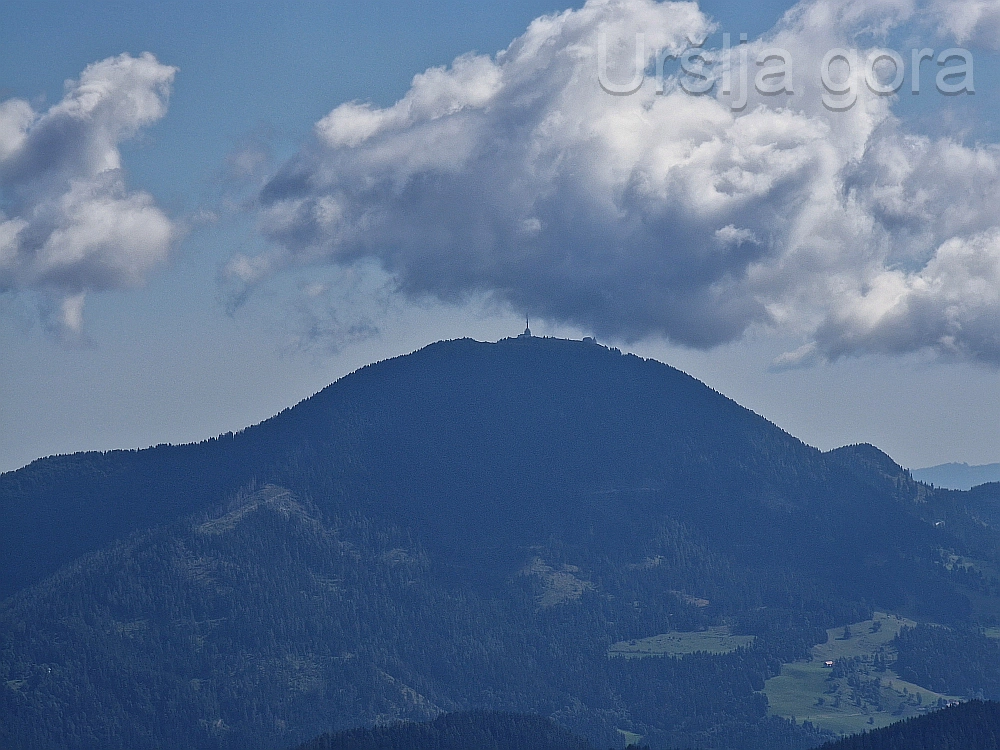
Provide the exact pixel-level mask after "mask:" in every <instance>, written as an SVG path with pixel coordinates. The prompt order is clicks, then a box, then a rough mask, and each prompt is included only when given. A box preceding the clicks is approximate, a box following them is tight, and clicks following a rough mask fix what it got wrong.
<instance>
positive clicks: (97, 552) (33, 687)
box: [0, 339, 1000, 750]
mask: <svg viewBox="0 0 1000 750" xmlns="http://www.w3.org/2000/svg"><path fill="white" fill-rule="evenodd" d="M988 493H989V488H986V489H984V488H978V491H977V493H961V492H952V491H935V490H932V489H931V488H928V487H926V486H924V485H921V484H919V483H917V482H914V481H913V480H912V479H911V478H910V477H909V475H908V474H907V472H905V471H904V470H903V469H901V468H900V467H899V466H898V465H896V464H895V463H893V462H892V460H891V459H890V458H889V457H888V456H886V455H885V454H883V453H881V452H880V451H878V450H877V449H875V448H873V447H871V446H851V447H847V448H842V449H839V450H836V451H830V452H828V453H822V452H820V451H818V450H815V449H813V448H810V447H809V446H806V445H804V444H803V443H801V442H800V441H798V440H796V439H795V438H793V437H791V436H790V435H788V434H787V433H784V432H782V431H781V430H780V429H778V428H777V427H775V426H774V425H772V424H770V423H769V422H767V421H766V420H764V419H762V418H761V417H759V416H757V415H755V414H753V413H752V412H750V411H748V410H746V409H743V408H742V407H740V406H739V405H737V404H735V403H734V402H732V401H730V400H729V399H726V398H725V397H723V396H722V395H720V394H718V393H716V392H714V391H712V390H711V389H709V388H707V387H706V386H704V385H703V384H701V383H699V382H698V381H696V380H694V379H693V378H690V377H689V376H687V375H684V374H683V373H681V372H679V371H677V370H674V369H673V368H670V367H667V366H666V365H663V364H660V363H657V362H653V361H649V360H642V359H640V358H638V357H634V356H626V355H622V354H620V353H619V352H617V351H615V350H609V349H606V348H604V347H600V346H598V345H596V344H593V343H586V342H571V341H561V340H550V339H528V340H508V341H503V342H499V343H497V344H483V343H479V342H472V341H455V342H442V343H440V344H436V345H433V346H430V347H427V348H426V349H423V350H421V351H420V352H417V353H415V354H413V355H409V356H406V357H401V358H397V359H395V360H390V361H387V362H383V363H380V364H378V365H373V366H370V367H367V368H363V369H362V370H360V371H358V372H357V373H354V374H353V375H350V376H348V377H346V378H343V379H342V380H340V381H338V382H337V383H335V384H334V385H332V386H330V387H329V388H327V389H325V390H324V391H322V392H321V393H319V394H317V395H316V396H314V397H313V398H311V399H309V400H307V401H305V402H303V403H301V404H299V405H298V406H296V407H294V408H292V409H289V410H287V411H285V412H282V413H281V414H280V415H278V416H277V417H275V418H273V419H271V420H268V421H267V422H264V423H262V424H261V425H258V426H256V427H252V428H248V429H247V430H244V431H243V432H241V433H239V434H236V435H226V436H223V437H221V438H218V439H215V440H211V441H207V442H205V443H201V444H197V445H188V446H176V447H174V446H161V447H157V448H153V449H149V450H146V451H131V452H128V451H119V452H112V453H107V454H79V455H75V456H63V457H56V458H53V459H45V460H40V461H36V462H35V463H33V464H31V465H30V466H28V467H25V468H24V469H22V470H20V471H17V472H10V473H7V474H4V475H2V476H0V513H2V515H3V520H4V523H3V524H0V559H2V561H3V564H2V566H0V571H2V581H0V585H2V587H3V588H2V590H3V592H4V593H6V594H8V596H7V598H6V599H4V600H3V601H2V602H0V716H3V717H4V720H3V721H2V722H0V746H6V745H10V746H15V747H24V748H34V747H37V748H81V749H86V748H95V749H96V748H102V749H103V748H126V747H127V748H136V749H140V748H154V747H159V746H177V747H179V746H183V747H191V748H206V749H213V750H214V749H216V748H218V749H220V750H221V749H223V748H237V747H238V748H286V747H289V746H291V745H293V744H294V743H296V742H303V741H306V740H308V739H310V738H312V737H316V736H318V735H320V734H322V733H323V732H331V731H340V730H347V729H351V728H355V727H358V726H365V725H375V724H384V723H386V722H391V721H394V720H410V721H426V720H430V719H433V718H434V717H436V716H437V715H439V714H441V713H442V712H444V713H450V712H456V711H469V710H492V711H506V712H516V713H525V714H539V715H542V716H545V717H548V718H551V719H553V720H555V721H556V722H558V724H559V725H560V726H563V727H565V728H568V729H570V730H572V731H574V732H576V733H577V734H580V735H582V736H585V737H587V738H588V740H589V741H590V742H591V743H592V744H593V745H595V746H596V747H599V748H606V747H612V746H614V747H621V746H623V744H624V742H625V740H624V738H625V737H633V736H636V737H642V738H643V739H642V742H643V743H644V744H648V745H649V746H650V747H653V748H670V747H700V748H737V749H740V750H743V749H745V750H754V749H756V748H761V749H764V748H766V749H767V750H772V749H773V750H779V749H783V748H788V749H789V750H792V749H793V748H806V747H812V746H815V745H818V744H821V743H822V742H824V741H825V740H826V739H829V737H830V735H829V733H824V732H823V731H820V730H819V729H817V728H816V727H814V726H812V725H811V724H809V723H808V722H801V721H800V722H794V721H791V720H788V719H785V718H781V717H779V716H774V715H771V713H770V712H769V706H768V703H767V698H766V697H765V696H764V694H763V693H762V692H761V690H762V688H763V686H764V683H765V681H767V680H768V679H770V678H772V677H775V676H776V675H778V674H779V672H780V671H781V668H782V664H787V663H789V662H792V661H795V660H797V659H808V658H810V649H811V648H812V647H813V646H814V645H816V644H818V643H822V642H824V641H825V640H826V638H827V629H830V628H836V627H843V626H844V625H845V624H847V623H853V622H858V621H861V620H866V619H869V618H870V617H871V616H872V612H873V610H874V609H875V608H876V607H877V608H880V609H881V610H882V611H902V612H905V613H906V614H907V615H908V616H910V617H915V618H917V619H919V620H922V621H924V622H935V623H938V624H941V625H946V626H948V627H949V628H950V629H949V630H947V631H944V630H942V631H941V632H940V633H939V632H934V633H932V634H931V635H930V636H928V635H927V634H926V633H925V632H924V631H923V630H920V629H917V630H916V631H913V633H907V634H901V635H900V637H899V639H898V642H897V643H896V644H895V649H896V650H897V651H898V669H899V670H901V671H902V670H909V671H907V672H906V673H905V674H906V675H907V677H906V679H910V680H911V681H914V682H916V683H917V684H920V685H926V686H927V687H928V688H930V687H931V685H930V684H928V683H929V682H931V681H935V680H936V682H934V685H938V686H946V687H947V688H948V690H950V691H952V693H953V694H954V693H955V691H958V692H957V694H959V695H963V696H969V697H973V696H976V695H980V694H981V695H983V696H991V695H993V692H992V691H993V690H994V687H993V685H994V683H992V682H990V680H991V679H994V676H991V674H990V673H989V672H988V670H983V669H980V668H977V667H975V665H973V664H972V663H971V660H966V661H961V660H956V661H952V662H949V663H947V664H941V663H940V662H938V661H935V658H934V656H933V649H934V648H937V646H936V645H934V644H931V645H929V646H928V645H926V644H925V643H924V640H926V639H927V638H939V637H945V636H942V633H946V634H947V638H951V639H953V641H954V643H952V642H951V641H949V642H948V644H947V647H948V648H954V649H956V650H961V649H962V648H968V649H969V652H970V653H972V652H976V653H978V651H983V650H984V649H987V650H988V646H989V645H990V643H992V642H989V643H987V642H986V641H984V636H982V632H983V631H982V629H983V627H985V626H989V625H991V624H996V618H997V615H998V612H1000V600H998V588H997V583H996V579H995V578H993V575H992V572H991V571H993V570H994V569H995V567H994V564H995V563H996V562H998V561H1000V554H998V550H1000V544H998V541H1000V537H998V536H997V531H996V527H995V526H994V522H993V520H992V518H993V517H992V516H990V515H989V512H990V508H991V507H992V505H991V503H993V500H991V496H990V495H989V494H988ZM958 560H961V564H959V563H957V562H956V561H958ZM711 628H714V629H721V630H724V631H725V632H728V633H731V634H733V635H734V636H742V637H744V638H745V640H744V641H741V643H743V644H744V645H741V646H740V647H738V648H733V649H727V650H724V651H722V652H709V651H702V652H697V651H696V652H692V653H684V654H671V653H660V654H657V655H654V656H650V657H647V658H634V659H633V658H622V657H615V656H613V655H612V654H611V652H610V649H611V647H612V645H613V644H617V643H623V642H624V643H629V642H631V641H636V640H641V639H645V638H649V637H652V636H657V635H658V634H664V633H698V632H707V630H708V629H711ZM921 639H924V640H921ZM963 644H964V645H963ZM976 650H978V651H976ZM983 652H984V653H985V651H983ZM949 670H950V671H949Z"/></svg>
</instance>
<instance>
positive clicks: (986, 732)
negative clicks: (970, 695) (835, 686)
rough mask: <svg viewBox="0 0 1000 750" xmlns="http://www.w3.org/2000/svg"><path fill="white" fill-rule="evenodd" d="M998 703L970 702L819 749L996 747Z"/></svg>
mask: <svg viewBox="0 0 1000 750" xmlns="http://www.w3.org/2000/svg"><path fill="white" fill-rule="evenodd" d="M998 749H1000V703H994V702H983V701H970V702H969V703H963V704H961V705H958V706H951V707H949V708H945V709H942V710H940V711H935V712H934V713H931V714H926V715H924V716H918V717H916V718H913V719H907V720H906V721H902V722H900V723H898V724H893V725H892V726H889V727H883V728H882V729H876V730H874V731H872V732H867V733H865V734H862V735H855V736H853V737H847V738H845V739H843V740H840V741H839V742H832V743H829V744H827V745H823V748H822V750H998Z"/></svg>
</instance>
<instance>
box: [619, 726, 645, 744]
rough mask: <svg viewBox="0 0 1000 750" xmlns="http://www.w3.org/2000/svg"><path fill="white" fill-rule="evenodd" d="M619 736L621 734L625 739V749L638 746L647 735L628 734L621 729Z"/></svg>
mask: <svg viewBox="0 0 1000 750" xmlns="http://www.w3.org/2000/svg"><path fill="white" fill-rule="evenodd" d="M618 734H620V735H621V736H622V737H623V738H624V739H625V747H628V746H629V745H638V744H639V743H640V742H642V738H643V737H644V736H645V735H642V734H636V733H635V732H626V731H625V730H624V729H619V730H618Z"/></svg>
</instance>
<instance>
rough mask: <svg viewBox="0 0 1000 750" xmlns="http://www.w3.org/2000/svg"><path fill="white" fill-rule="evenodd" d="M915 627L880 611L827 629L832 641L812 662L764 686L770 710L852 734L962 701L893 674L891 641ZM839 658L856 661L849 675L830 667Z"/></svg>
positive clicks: (790, 669) (786, 667)
mask: <svg viewBox="0 0 1000 750" xmlns="http://www.w3.org/2000/svg"><path fill="white" fill-rule="evenodd" d="M915 625H916V623H915V622H913V621H911V620H907V619H905V618H901V617H897V616H895V615H887V614H884V613H881V612H877V613H875V616H874V617H873V618H872V619H871V620H865V621H863V622H858V623H853V624H851V625H849V626H848V627H847V628H833V629H831V630H829V631H827V642H826V643H821V644H820V645H818V646H815V647H814V648H813V649H812V653H811V655H810V659H808V660H804V661H797V662H794V663H792V664H785V665H783V666H782V668H781V674H780V675H779V676H777V677H774V678H772V679H770V680H768V681H767V682H766V683H765V685H764V693H765V694H766V695H767V699H768V703H769V704H770V712H771V713H772V714H775V715H777V716H784V717H786V718H794V719H795V720H796V721H799V722H802V721H810V722H812V723H813V724H815V725H817V726H819V727H822V728H823V729H828V730H830V731H832V732H837V733H839V734H849V733H855V732H861V731H864V730H866V729H872V728H875V727H881V726H886V725H887V724H892V723H893V722H896V721H899V720H900V719H904V718H907V717H908V716H914V715H916V714H919V713H923V712H924V711H926V710H928V709H929V708H933V707H936V706H938V705H941V703H942V702H948V701H954V700H957V698H955V697H954V696H947V695H941V694H939V693H935V692H933V691H931V690H928V689H926V688H923V687H920V686H919V685H914V684H912V683H909V682H905V681H903V680H900V679H899V676H898V675H897V674H896V673H895V672H893V671H892V660H893V659H894V656H895V654H894V653H893V651H892V647H891V642H892V639H893V638H895V637H896V635H897V634H898V633H899V631H900V630H901V629H902V628H903V627H913V626H915ZM845 636H846V637H845ZM838 659H847V660H854V661H853V662H852V666H851V668H850V669H849V670H847V674H842V672H843V670H842V669H841V670H835V669H834V668H832V667H830V666H828V662H836V661H837V660H838Z"/></svg>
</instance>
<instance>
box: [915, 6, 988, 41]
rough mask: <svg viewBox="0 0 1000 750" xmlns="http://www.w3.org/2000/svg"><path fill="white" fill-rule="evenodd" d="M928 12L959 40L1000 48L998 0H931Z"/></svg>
mask: <svg viewBox="0 0 1000 750" xmlns="http://www.w3.org/2000/svg"><path fill="white" fill-rule="evenodd" d="M928 15H929V16H930V18H931V20H932V21H933V22H935V23H937V24H938V25H939V27H940V28H941V29H943V30H944V31H945V32H947V33H948V34H951V35H952V36H953V37H954V38H955V41H956V42H958V43H959V44H975V45H980V46H983V47H987V48H990V49H994V50H996V49H1000V1H998V0H934V2H932V3H931V6H930V8H929V13H928Z"/></svg>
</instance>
